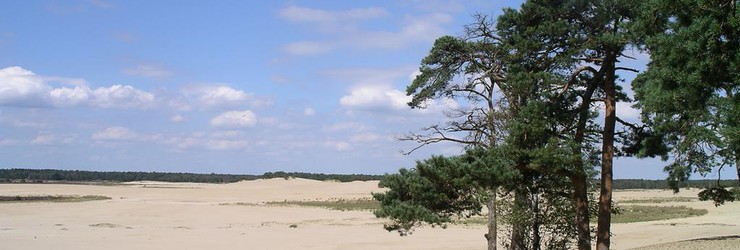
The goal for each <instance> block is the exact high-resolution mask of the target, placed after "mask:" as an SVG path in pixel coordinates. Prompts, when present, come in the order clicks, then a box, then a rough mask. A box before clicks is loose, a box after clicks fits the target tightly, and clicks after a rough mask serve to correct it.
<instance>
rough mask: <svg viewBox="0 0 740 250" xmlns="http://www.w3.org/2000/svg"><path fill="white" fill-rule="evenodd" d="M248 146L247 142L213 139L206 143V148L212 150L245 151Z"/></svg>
mask: <svg viewBox="0 0 740 250" xmlns="http://www.w3.org/2000/svg"><path fill="white" fill-rule="evenodd" d="M247 145H249V144H248V143H247V141H246V140H218V139H211V140H207V141H206V145H205V146H206V148H208V149H211V150H234V149H243V148H245V147H246V146H247Z"/></svg>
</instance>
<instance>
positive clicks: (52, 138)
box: [31, 132, 77, 145]
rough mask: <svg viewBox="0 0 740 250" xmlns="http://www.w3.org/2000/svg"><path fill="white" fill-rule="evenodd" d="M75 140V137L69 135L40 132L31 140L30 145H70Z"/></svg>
mask: <svg viewBox="0 0 740 250" xmlns="http://www.w3.org/2000/svg"><path fill="white" fill-rule="evenodd" d="M75 139H77V136H76V135H69V134H60V135H57V134H52V133H49V132H41V133H39V134H38V135H37V136H36V138H34V139H33V140H31V144H36V145H57V144H72V143H73V142H74V141H75Z"/></svg>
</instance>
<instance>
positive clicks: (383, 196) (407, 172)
mask: <svg viewBox="0 0 740 250" xmlns="http://www.w3.org/2000/svg"><path fill="white" fill-rule="evenodd" d="M483 152H484V151H480V150H471V151H468V153H467V154H466V155H463V156H458V157H449V158H448V157H442V156H433V157H432V158H430V159H428V160H424V161H419V162H417V164H416V167H415V168H412V169H401V170H399V173H397V174H391V175H387V176H386V177H385V178H384V179H383V180H382V181H381V182H380V186H381V187H385V188H388V191H386V192H385V193H375V194H373V197H374V198H375V199H376V200H378V201H379V202H380V204H381V206H380V209H378V210H377V211H375V215H376V216H377V217H380V218H389V219H391V220H392V222H391V223H390V224H387V225H385V228H386V229H387V230H389V231H398V232H399V234H401V235H406V234H408V233H411V232H412V230H413V228H414V227H417V226H419V225H421V224H423V223H427V224H430V225H433V226H441V227H445V226H446V225H447V223H450V222H451V221H452V219H453V218H454V217H470V216H473V215H478V214H479V213H480V211H481V209H482V207H481V204H483V203H484V202H485V201H486V200H487V199H488V197H489V195H490V193H491V192H493V191H492V190H493V188H494V187H496V186H498V185H499V182H500V181H502V179H501V178H506V177H507V176H512V177H511V178H515V177H514V176H513V175H515V173H513V172H505V171H506V170H505V169H501V168H498V167H501V166H502V165H501V164H502V163H501V162H500V160H499V159H500V158H493V157H490V156H487V155H485V154H482V153H483ZM496 173H500V174H496Z"/></svg>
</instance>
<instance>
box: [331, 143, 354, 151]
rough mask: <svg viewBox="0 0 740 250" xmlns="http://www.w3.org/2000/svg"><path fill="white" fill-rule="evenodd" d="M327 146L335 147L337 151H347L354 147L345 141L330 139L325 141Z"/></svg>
mask: <svg viewBox="0 0 740 250" xmlns="http://www.w3.org/2000/svg"><path fill="white" fill-rule="evenodd" d="M324 145H326V146H327V147H329V148H331V149H334V150H336V151H347V150H350V149H351V148H352V146H351V145H350V144H349V143H347V142H344V141H328V142H326V143H324Z"/></svg>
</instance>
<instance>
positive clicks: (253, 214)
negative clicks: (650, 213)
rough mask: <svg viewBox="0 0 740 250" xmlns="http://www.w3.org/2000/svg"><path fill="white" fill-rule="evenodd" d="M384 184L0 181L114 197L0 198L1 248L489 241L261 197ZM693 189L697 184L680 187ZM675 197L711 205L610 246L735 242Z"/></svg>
mask: <svg viewBox="0 0 740 250" xmlns="http://www.w3.org/2000/svg"><path fill="white" fill-rule="evenodd" d="M381 191H382V189H380V188H378V187H377V182H376V181H368V182H351V183H337V182H322V181H314V180H304V179H290V180H285V179H269V180H255V181H244V182H238V183H232V184H197V183H165V182H130V183H124V184H122V185H111V186H102V185H57V184H2V185H0V195H34V194H35V195H39V194H53V195H104V196H109V197H111V198H112V199H110V200H101V201H89V202H79V203H6V204H0V214H2V216H0V242H2V245H0V249H106V250H115V249H208V248H210V249H485V246H484V243H485V241H484V238H483V234H484V232H485V228H484V226H483V225H479V226H463V225H453V226H451V227H449V228H447V229H438V228H421V229H419V230H417V231H416V232H415V233H414V234H413V235H411V236H408V237H399V236H398V235H397V234H396V233H391V232H387V231H385V230H383V228H382V224H383V220H380V219H376V218H374V216H373V215H372V213H371V212H367V211H335V210H328V209H321V208H306V207H290V206H268V205H264V203H265V202H269V201H284V200H289V201H290V200H317V199H318V200H326V199H355V198H367V197H370V193H371V192H381ZM695 195H696V191H695V190H689V191H682V192H681V193H679V196H682V197H696V196H695ZM673 196H674V195H673V194H672V193H671V192H669V191H652V190H650V191H629V192H617V193H616V194H615V198H616V199H618V200H619V199H634V198H646V197H673ZM227 204H229V205H227ZM234 204H246V205H234ZM250 204H251V205H250ZM661 205H666V203H662V204H661ZM668 205H670V203H668ZM681 205H687V206H691V207H696V208H706V209H709V211H710V212H709V214H707V215H705V216H701V217H695V218H684V219H676V220H670V221H658V222H643V223H630V224H615V225H613V229H614V238H613V241H612V242H613V249H629V248H636V247H646V246H651V247H650V248H644V249H673V248H670V247H671V246H674V245H665V243H670V242H678V241H685V240H691V239H699V238H705V240H695V241H689V242H680V243H677V244H679V245H680V246H683V247H695V246H698V247H699V248H682V249H731V248H706V247H708V246H710V245H709V244H718V245H716V246H717V247H721V246H731V247H734V246H738V244H737V243H738V238H736V237H735V238H733V237H734V236H731V237H725V238H714V240H710V238H712V237H717V236H728V235H732V234H733V233H735V234H737V233H738V232H740V225H738V224H740V209H739V208H740V204H738V203H730V204H728V205H725V206H721V207H718V208H715V207H714V206H713V205H712V204H711V203H710V202H699V201H695V202H685V203H681ZM660 244H663V245H660ZM674 244H675V243H674ZM654 245H657V246H654ZM641 249H642V248H641ZM736 249H737V248H736Z"/></svg>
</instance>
